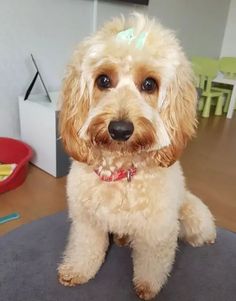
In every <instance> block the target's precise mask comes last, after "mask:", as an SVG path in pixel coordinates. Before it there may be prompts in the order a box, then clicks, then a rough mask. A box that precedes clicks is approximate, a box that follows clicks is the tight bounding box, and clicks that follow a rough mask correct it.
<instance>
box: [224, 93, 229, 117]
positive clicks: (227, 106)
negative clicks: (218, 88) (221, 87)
mask: <svg viewBox="0 0 236 301" xmlns="http://www.w3.org/2000/svg"><path fill="white" fill-rule="evenodd" d="M230 98H231V92H230V93H227V96H226V101H225V104H224V110H223V111H224V113H227V112H228V109H229V103H230Z"/></svg>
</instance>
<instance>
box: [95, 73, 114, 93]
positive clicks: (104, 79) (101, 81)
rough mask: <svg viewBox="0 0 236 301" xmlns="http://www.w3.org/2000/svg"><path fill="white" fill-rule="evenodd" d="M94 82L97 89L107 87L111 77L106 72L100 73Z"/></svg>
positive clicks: (109, 84)
mask: <svg viewBox="0 0 236 301" xmlns="http://www.w3.org/2000/svg"><path fill="white" fill-rule="evenodd" d="M96 84H97V86H98V88H99V89H101V90H104V89H109V88H111V79H110V78H109V76H107V75H106V74H101V75H99V76H98V77H97V79H96Z"/></svg>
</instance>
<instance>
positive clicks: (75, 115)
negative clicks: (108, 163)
mask: <svg viewBox="0 0 236 301" xmlns="http://www.w3.org/2000/svg"><path fill="white" fill-rule="evenodd" d="M77 68H79V66H75V65H69V67H68V72H67V75H66V78H65V80H64V83H63V88H62V95H61V97H62V106H61V112H60V118H59V128H60V135H61V138H62V141H63V144H64V147H65V149H66V151H67V152H68V154H69V155H70V156H71V157H73V158H74V159H75V160H77V161H80V162H86V163H88V164H89V163H90V161H91V150H90V148H89V146H88V142H86V141H84V140H83V139H81V138H80V137H79V134H78V132H79V130H80V129H81V127H82V125H83V123H84V121H85V119H86V117H87V115H88V111H89V95H88V90H87V88H86V83H84V82H82V79H81V73H80V71H79V70H77Z"/></svg>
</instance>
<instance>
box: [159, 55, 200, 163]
mask: <svg viewBox="0 0 236 301" xmlns="http://www.w3.org/2000/svg"><path fill="white" fill-rule="evenodd" d="M193 79H194V78H193V74H192V69H191V66H190V64H189V63H188V61H187V60H186V59H184V60H183V63H182V64H180V65H179V66H178V67H177V70H176V73H175V77H174V79H173V80H172V81H171V83H170V85H169V87H168V88H167V91H166V92H167V93H166V99H165V103H166V105H164V108H163V112H162V114H161V116H162V118H163V121H164V123H165V126H166V129H167V131H168V134H169V136H170V140H171V144H170V146H167V147H165V148H163V149H161V150H159V151H157V152H156V153H155V154H154V157H155V160H157V161H158V162H159V164H160V165H161V166H164V167H168V166H170V165H171V164H173V163H174V162H175V161H176V160H178V158H179V156H180V155H181V153H182V151H183V149H184V147H185V146H186V143H187V141H188V139H189V138H191V137H192V136H193V134H194V133H195V129H196V125H197V120H196V103H197V93H196V89H195V87H194V80H193Z"/></svg>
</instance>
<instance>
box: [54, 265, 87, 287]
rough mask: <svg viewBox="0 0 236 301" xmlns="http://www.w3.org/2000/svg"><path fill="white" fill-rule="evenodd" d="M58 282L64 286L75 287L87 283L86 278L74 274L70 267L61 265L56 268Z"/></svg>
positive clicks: (76, 273)
mask: <svg viewBox="0 0 236 301" xmlns="http://www.w3.org/2000/svg"><path fill="white" fill-rule="evenodd" d="M58 280H59V282H60V283H61V284H62V285H64V286H75V285H77V284H83V283H86V282H88V280H89V279H88V278H87V277H85V276H83V275H82V274H80V273H78V272H75V271H74V269H73V267H72V266H69V265H66V264H61V265H60V266H59V268H58Z"/></svg>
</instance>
